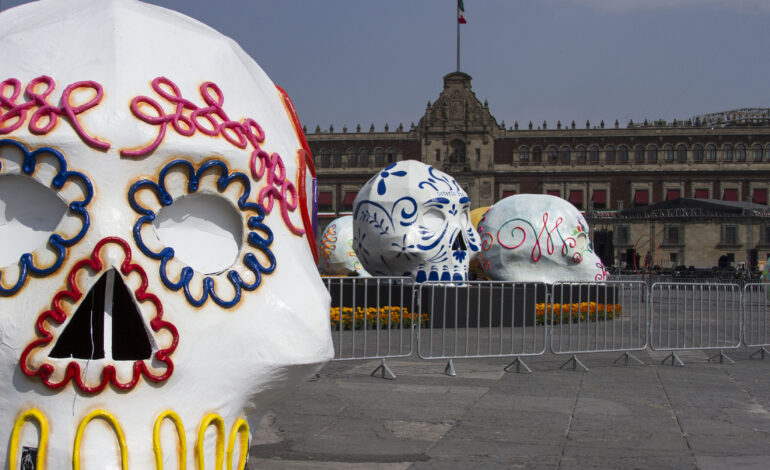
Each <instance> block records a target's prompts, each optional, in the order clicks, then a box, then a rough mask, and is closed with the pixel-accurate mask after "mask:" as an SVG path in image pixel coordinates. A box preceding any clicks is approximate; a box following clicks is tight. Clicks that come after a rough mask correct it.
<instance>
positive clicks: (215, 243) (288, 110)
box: [0, 0, 333, 469]
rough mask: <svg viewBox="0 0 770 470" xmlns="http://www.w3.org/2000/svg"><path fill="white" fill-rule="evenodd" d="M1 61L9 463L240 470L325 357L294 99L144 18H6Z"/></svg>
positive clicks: (242, 56)
mask: <svg viewBox="0 0 770 470" xmlns="http://www.w3.org/2000/svg"><path fill="white" fill-rule="evenodd" d="M0 49H2V51H3V52H2V54H0V71H1V72H0V73H1V74H2V76H0V441H2V446H0V461H2V462H4V464H5V465H8V466H9V468H22V467H21V466H20V465H21V463H20V462H22V461H24V462H37V467H36V468H43V467H45V468H65V467H66V468H70V466H71V467H72V468H81V467H82V468H98V469H112V468H115V469H117V468H129V467H130V468H137V469H151V468H192V467H193V466H194V463H193V461H195V463H196V464H197V468H203V466H204V465H205V467H206V468H223V465H224V460H225V458H227V459H229V460H230V462H229V463H228V464H227V468H231V467H232V468H243V466H244V465H245V461H246V451H247V449H248V445H249V441H250V430H251V431H253V430H254V429H255V428H256V426H257V424H258V423H259V420H260V418H261V415H262V414H263V413H264V412H265V410H266V407H267V406H269V404H270V403H271V401H272V400H273V399H274V398H276V397H278V396H280V395H281V393H282V392H283V390H284V389H285V388H286V387H287V386H291V385H293V384H296V383H297V382H299V381H301V380H303V379H304V378H306V377H308V376H310V375H312V374H313V373H315V372H316V371H317V370H318V369H319V368H320V367H321V366H322V365H323V364H324V363H325V362H326V361H328V360H329V359H330V358H331V356H332V355H333V349H332V344H331V335H330V330H329V296H328V293H327V292H326V289H325V288H324V286H323V283H322V282H321V280H320V278H319V276H318V273H317V270H316V267H315V260H314V255H315V240H314V239H313V228H312V227H313V223H312V218H313V213H314V209H313V205H314V204H313V201H312V194H313V185H314V171H315V170H314V169H313V166H312V160H311V159H310V158H309V154H308V153H307V148H306V147H307V144H306V143H305V141H304V136H303V135H302V132H301V127H300V126H299V122H298V120H297V118H296V114H295V113H294V111H293V108H292V106H291V102H290V101H289V99H288V97H287V96H286V94H285V93H284V92H283V90H281V89H280V88H278V87H276V85H275V84H273V83H272V82H271V81H270V79H269V78H268V77H267V75H265V73H264V72H263V71H262V69H261V68H260V67H259V66H258V65H257V64H256V63H255V62H254V61H253V60H252V59H251V58H249V57H248V55H246V53H244V52H243V50H241V49H240V47H238V46H237V45H236V44H235V43H234V42H233V41H232V40H230V39H228V38H226V37H224V36H222V35H221V34H219V33H217V32H216V31H214V30H212V29H211V28H209V27H207V26H205V25H203V24H201V23H199V22H197V21H195V20H193V19H190V18H187V17H185V16H183V15H180V14H178V13H175V12H173V11H170V10H166V9H164V8H159V7H156V6H151V5H147V4H144V3H140V2H138V1H135V0H72V1H67V2H61V1H47V0H44V1H40V2H35V3H30V4H26V5H23V6H20V7H17V8H13V9H10V10H7V11H4V12H2V14H0ZM23 468H27V467H23ZM30 468H31V467H30Z"/></svg>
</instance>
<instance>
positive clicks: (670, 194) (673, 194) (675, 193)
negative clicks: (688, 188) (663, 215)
mask: <svg viewBox="0 0 770 470" xmlns="http://www.w3.org/2000/svg"><path fill="white" fill-rule="evenodd" d="M680 197H682V192H681V191H680V190H678V189H667V190H666V201H670V200H672V199H679V198H680Z"/></svg>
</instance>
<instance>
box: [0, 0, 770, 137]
mask: <svg viewBox="0 0 770 470" xmlns="http://www.w3.org/2000/svg"><path fill="white" fill-rule="evenodd" d="M59 1H67V0H59ZM22 3H27V1H23V0H0V9H2V10H5V9H8V8H10V7H13V6H16V5H19V4H22ZM149 3H154V4H157V5H160V6H163V7H166V8H171V9H173V10H177V11H179V12H182V13H184V14H186V15H189V16H191V17H193V18H195V19H197V20H200V21H202V22H204V23H206V24H208V25H209V26H211V27H213V28H215V29H217V30H218V31H220V32H222V33H223V34H225V35H227V36H230V37H231V38H233V39H235V40H236V41H237V42H238V43H239V44H240V45H241V47H243V49H244V50H245V51H246V52H247V53H249V55H251V56H252V57H253V58H254V59H255V60H256V61H257V63H259V64H260V66H261V67H262V68H263V69H264V70H265V71H266V72H267V74H268V75H269V76H270V77H271V78H272V80H273V81H274V82H275V83H277V84H278V85H280V86H282V87H283V88H284V89H285V90H286V91H287V92H288V93H289V95H290V96H291V97H292V100H293V101H294V104H295V107H296V108H297V112H298V115H299V118H300V120H301V121H302V123H303V124H304V125H306V126H307V127H308V129H310V130H311V131H312V130H313V129H315V127H316V125H320V126H321V128H323V129H328V127H329V125H333V126H334V127H335V129H336V130H340V129H342V127H343V126H344V125H346V126H347V127H348V128H349V129H351V130H352V129H354V128H355V126H356V125H357V124H361V126H362V128H365V129H367V130H368V128H369V126H370V125H371V124H374V126H375V128H376V129H378V130H380V129H382V128H383V127H384V125H385V124H386V123H387V124H389V125H390V128H391V129H393V128H395V127H396V126H397V125H398V124H399V123H403V124H404V126H406V127H408V126H409V124H410V123H412V122H414V123H415V124H416V123H417V122H418V121H419V119H420V117H422V115H423V114H424V112H425V107H426V104H427V103H428V101H431V102H433V101H435V100H436V98H438V96H439V93H440V92H441V89H442V87H443V81H442V78H443V76H444V75H446V74H447V73H450V72H454V71H456V70H457V21H456V14H457V12H456V0H388V1H385V0H218V1H213V0H151V1H149ZM464 7H465V17H466V19H467V21H468V23H467V24H466V25H462V26H461V27H460V29H461V31H460V34H461V38H460V39H461V49H460V54H461V56H460V70H461V71H462V72H465V73H467V74H468V75H470V76H471V77H472V79H473V81H472V86H473V91H474V92H475V93H476V96H477V98H478V99H479V100H481V101H482V102H483V101H485V100H487V101H488V102H489V108H490V111H491V112H492V115H493V116H495V118H497V121H498V123H500V122H501V121H504V122H505V124H506V126H507V127H510V126H512V125H513V123H514V122H515V121H518V123H519V124H520V125H521V126H522V127H524V126H525V125H526V123H528V122H529V121H532V122H533V123H534V124H535V125H536V126H537V125H540V124H542V122H543V121H544V120H545V121H548V123H549V125H550V126H553V125H554V124H555V123H556V121H561V122H562V123H564V124H566V123H569V122H570V121H572V120H574V121H575V122H576V123H577V124H578V125H579V126H583V125H585V121H586V120H590V121H591V122H592V123H598V122H599V121H601V120H604V121H605V122H606V123H607V125H608V126H609V125H611V123H614V121H615V120H616V119H617V120H618V121H620V123H621V125H625V124H626V123H627V122H628V120H629V119H632V120H633V121H634V122H641V121H643V120H644V119H666V120H672V119H674V118H676V119H687V118H690V117H692V116H694V115H697V114H705V113H711V112H718V111H726V110H731V109H738V108H745V107H754V108H767V107H770V60H768V54H770V28H768V24H770V0H464Z"/></svg>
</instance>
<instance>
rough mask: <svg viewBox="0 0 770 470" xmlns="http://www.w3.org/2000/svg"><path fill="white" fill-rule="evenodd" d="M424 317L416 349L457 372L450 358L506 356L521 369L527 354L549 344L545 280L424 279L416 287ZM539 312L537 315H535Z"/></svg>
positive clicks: (420, 309)
mask: <svg viewBox="0 0 770 470" xmlns="http://www.w3.org/2000/svg"><path fill="white" fill-rule="evenodd" d="M416 290H417V292H418V295H417V296H416V299H418V300H417V302H419V303H418V305H419V307H418V311H419V313H420V316H421V318H422V321H421V322H420V325H419V327H418V333H417V352H418V355H419V356H420V358H422V359H441V360H447V361H448V362H447V366H446V368H445V369H444V372H445V373H446V374H448V375H452V376H454V375H456V374H455V369H454V362H453V360H454V359H459V358H483V357H510V358H514V360H513V362H511V363H510V364H508V365H507V366H506V367H505V370H506V371H508V370H510V369H511V368H513V367H514V366H515V367H516V371H517V372H520V371H521V368H522V367H523V368H524V369H526V370H527V371H528V372H531V370H530V369H529V367H527V365H526V364H525V363H524V362H523V361H522V357H525V356H538V355H541V354H543V353H544V352H545V350H546V345H547V335H548V332H547V322H546V318H545V316H544V315H543V313H544V311H545V305H546V304H547V302H548V290H547V286H546V284H544V283H515V282H497V281H467V282H459V283H425V284H422V285H420V286H418V287H417V288H416ZM539 313H540V315H539Z"/></svg>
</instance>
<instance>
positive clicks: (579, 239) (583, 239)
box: [575, 232, 588, 250]
mask: <svg viewBox="0 0 770 470" xmlns="http://www.w3.org/2000/svg"><path fill="white" fill-rule="evenodd" d="M575 242H576V244H575V249H577V250H582V249H583V248H585V247H586V245H587V244H588V237H587V236H586V234H585V232H583V233H580V234H578V235H577V236H576V237H575Z"/></svg>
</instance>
